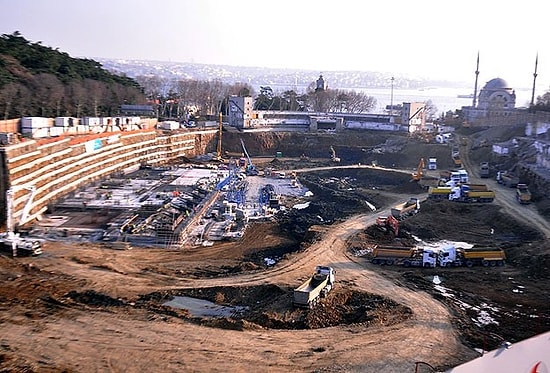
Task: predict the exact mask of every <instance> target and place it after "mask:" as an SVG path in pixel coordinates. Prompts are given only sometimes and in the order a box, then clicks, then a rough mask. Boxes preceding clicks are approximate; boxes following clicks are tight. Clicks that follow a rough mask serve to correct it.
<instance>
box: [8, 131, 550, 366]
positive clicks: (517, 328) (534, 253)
mask: <svg viewBox="0 0 550 373" xmlns="http://www.w3.org/2000/svg"><path fill="white" fill-rule="evenodd" d="M269 136H273V135H269ZM262 141H263V143H265V144H266V145H265V146H268V145H269V144H268V143H269V141H272V139H269V138H268V139H265V138H264V139H262ZM319 141H322V140H319V139H309V140H307V141H306V140H303V143H304V144H306V143H307V144H309V143H312V142H313V143H315V144H313V145H312V146H318V145H319V144H318V143H319ZM350 141H351V140H350ZM365 141H366V140H365ZM370 141H372V144H370V143H369V146H370V147H371V148H374V147H376V144H377V143H385V144H388V143H387V142H385V140H384V141H381V140H377V141H374V140H370ZM399 141H404V145H403V147H400V149H399V153H396V154H394V153H389V154H386V157H384V154H379V153H372V152H371V151H370V150H369V149H370V148H368V149H366V150H365V151H363V150H362V149H365V147H364V146H366V145H363V147H361V144H360V143H357V144H356V145H353V143H351V142H350V150H349V153H346V152H345V150H344V149H345V148H344V147H343V146H337V147H336V148H337V152H338V153H341V154H339V155H340V156H342V158H343V159H345V156H346V155H347V154H356V155H357V156H356V158H353V163H355V162H357V163H359V162H362V163H367V164H369V163H370V161H371V160H374V158H375V157H376V160H377V162H378V163H379V164H380V165H385V166H388V167H392V168H395V169H396V171H397V170H398V169H401V170H405V172H387V171H380V170H376V169H341V170H326V171H320V172H314V173H305V172H304V173H303V174H299V175H300V176H299V177H300V181H301V182H302V183H304V184H305V185H307V186H308V188H309V189H310V190H311V191H313V193H314V197H312V198H311V204H310V207H309V208H308V209H305V210H299V211H296V210H291V209H289V210H287V211H286V212H285V213H281V214H279V215H278V216H277V217H276V219H274V220H273V221H270V222H263V223H254V224H251V226H250V227H249V229H248V230H247V231H246V233H245V235H244V237H243V238H242V239H241V240H239V241H236V242H222V243H217V244H215V245H214V246H212V247H190V248H185V249H182V250H167V249H146V248H133V249H129V250H115V249H112V248H108V247H103V246H101V245H92V244H74V243H68V242H48V243H46V245H45V248H44V251H45V253H44V254H43V255H42V256H40V257H36V258H17V259H14V258H10V257H9V256H0V281H1V283H2V286H1V287H0V331H1V333H0V371H2V372H4V371H5V372H12V371H15V372H61V371H63V372H91V371H116V372H118V371H125V372H142V371H161V370H164V371H197V372H206V371H208V372H216V371H227V370H230V371H237V372H238V371H250V370H258V369H261V370H265V371H272V372H286V371H317V372H344V371H350V372H351V371H379V370H384V371H388V372H405V371H413V370H414V366H415V365H414V364H415V362H417V361H425V362H427V363H429V364H430V365H432V366H434V367H436V368H437V369H438V370H445V369H448V368H451V367H453V366H456V365H458V364H460V363H462V362H465V361H468V360H470V359H472V358H475V357H476V356H478V355H479V353H478V352H477V351H476V350H474V349H476V348H477V349H481V348H483V349H486V350H489V349H492V348H495V347H496V346H498V345H499V344H500V343H501V342H502V341H503V340H507V341H509V342H515V341H519V340H521V339H524V338H527V337H530V336H533V335H536V334H538V333H542V332H545V331H548V330H550V306H549V305H550V286H549V285H550V277H549V273H550V272H549V268H550V245H549V244H548V242H549V241H548V238H549V237H550V230H549V229H548V226H549V224H548V221H547V220H545V219H544V218H540V213H539V211H537V209H536V208H535V206H534V205H530V206H519V205H518V204H513V195H512V194H511V193H512V191H509V190H499V194H498V198H497V201H495V202H493V203H492V204H483V205H479V204H472V205H469V204H457V203H452V202H448V201H441V202H433V201H425V202H423V203H422V207H421V212H420V213H419V214H417V215H415V216H413V217H411V218H409V219H407V220H405V221H403V222H402V223H401V233H400V234H399V236H398V237H397V238H396V239H395V240H393V241H392V242H393V243H396V242H401V243H403V244H411V243H412V242H413V241H414V237H419V238H421V239H423V240H427V241H432V240H441V239H447V240H455V241H467V242H468V243H471V244H476V245H482V246H495V247H501V248H503V249H504V250H505V252H506V255H507V263H506V265H505V266H504V267H473V268H437V269H422V268H418V269H416V268H413V269H411V268H402V267H399V266H391V267H389V266H375V265H373V264H371V263H370V262H369V260H368V256H365V255H363V253H364V251H365V249H367V248H368V247H369V246H371V245H372V244H375V243H379V242H388V240H389V239H390V238H388V237H386V236H385V235H384V234H383V233H382V232H380V231H379V230H377V229H376V228H373V224H374V222H375V220H376V217H377V216H385V215H387V214H389V207H391V205H393V204H394V203H397V202H400V201H403V200H406V199H408V198H409V197H410V196H413V195H414V196H418V197H421V198H422V197H424V196H425V189H424V188H423V187H422V186H421V185H419V184H417V183H414V182H411V181H410V174H409V173H407V172H406V170H407V169H410V170H412V169H413V168H414V167H415V164H416V162H417V160H418V159H419V158H420V157H426V158H427V157H428V156H429V154H435V153H437V154H439V153H438V152H440V153H441V158H442V159H443V154H444V152H445V155H446V156H447V158H450V156H448V153H447V152H448V151H449V149H448V148H441V146H433V144H419V143H412V142H410V140H408V139H407V140H406V141H405V140H403V139H400V140H399ZM324 144H325V145H326V144H328V140H327V142H325V143H324ZM392 144H394V143H392ZM248 146H249V145H248V142H247V147H248ZM269 146H272V145H269ZM308 146H310V145H308ZM304 147H305V145H304ZM251 148H252V149H254V147H253V146H250V148H249V151H250V152H251V153H253V151H252V150H251ZM272 149H277V147H273V146H272ZM367 154H368V155H367ZM297 156H299V154H298V155H297ZM403 159H408V161H407V162H404V161H403ZM465 161H466V162H470V163H471V164H474V163H475V162H477V160H475V159H473V160H470V159H468V158H466V159H465ZM269 162H270V164H271V165H273V166H276V167H278V168H280V169H289V168H294V169H297V168H306V167H310V166H319V165H320V163H319V162H314V161H313V160H310V161H309V162H306V161H304V160H302V161H299V160H296V159H295V160H286V161H285V160H283V161H281V160H277V161H272V160H269ZM322 163H326V165H327V166H331V165H332V166H333V164H331V163H330V162H329V161H327V162H325V161H322ZM343 163H348V162H343ZM349 163H351V162H349ZM495 187H498V186H497V185H495ZM366 201H368V202H369V203H370V204H372V205H374V206H376V208H377V211H376V212H372V211H370V209H369V208H368V205H367V204H366ZM292 202H293V201H287V203H289V205H290V204H291V203H292ZM524 207H525V209H524ZM491 232H492V233H491ZM265 258H271V259H274V260H275V261H276V264H274V265H269V264H268V262H266V261H265ZM318 264H325V265H331V266H332V267H334V268H335V269H336V279H337V282H336V287H335V289H334V290H333V291H332V292H331V293H329V295H328V297H327V298H325V299H323V301H322V302H321V303H320V304H319V305H318V307H316V308H314V309H313V310H303V309H297V308H294V307H293V306H292V290H293V289H294V288H295V287H297V286H298V285H299V284H300V283H301V282H303V281H304V280H305V279H307V278H308V276H310V275H311V273H312V271H313V270H314V268H315V265H318ZM435 275H437V276H438V277H439V278H440V280H441V284H440V286H435V284H434V282H433V278H434V276H435ZM182 295H185V296H191V297H196V298H200V299H205V300H210V301H212V302H214V303H216V304H220V305H227V306H238V307H243V310H244V311H243V312H239V313H236V314H234V315H232V316H231V317H223V318H205V317H202V318H201V317H194V316H192V315H191V314H190V312H189V311H187V310H185V309H177V308H172V307H168V306H166V305H164V303H165V302H166V301H168V300H171V299H172V298H173V297H174V296H182ZM484 315H489V316H490V318H488V319H487V318H485V319H484V318H483V316H484ZM388 351H391V353H388Z"/></svg>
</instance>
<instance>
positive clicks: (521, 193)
mask: <svg viewBox="0 0 550 373" xmlns="http://www.w3.org/2000/svg"><path fill="white" fill-rule="evenodd" d="M516 199H517V200H518V202H519V203H521V204H522V205H526V204H528V203H531V192H530V191H529V188H528V187H527V184H523V183H519V184H518V185H517V187H516Z"/></svg>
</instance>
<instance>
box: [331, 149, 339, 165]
mask: <svg viewBox="0 0 550 373" xmlns="http://www.w3.org/2000/svg"><path fill="white" fill-rule="evenodd" d="M330 160H331V161H332V162H340V157H337V156H336V150H334V147H333V146H332V145H331V146H330Z"/></svg>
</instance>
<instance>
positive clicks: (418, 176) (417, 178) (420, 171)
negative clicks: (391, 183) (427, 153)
mask: <svg viewBox="0 0 550 373" xmlns="http://www.w3.org/2000/svg"><path fill="white" fill-rule="evenodd" d="M424 167H426V163H425V162H424V158H420V161H419V162H418V166H416V172H413V174H412V179H413V181H420V179H422V176H424Z"/></svg>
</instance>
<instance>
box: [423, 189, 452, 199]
mask: <svg viewBox="0 0 550 373" xmlns="http://www.w3.org/2000/svg"><path fill="white" fill-rule="evenodd" d="M451 189H452V188H451V187H448V186H436V187H430V188H429V189H428V198H429V199H440V200H442V199H449V194H451Z"/></svg>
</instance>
